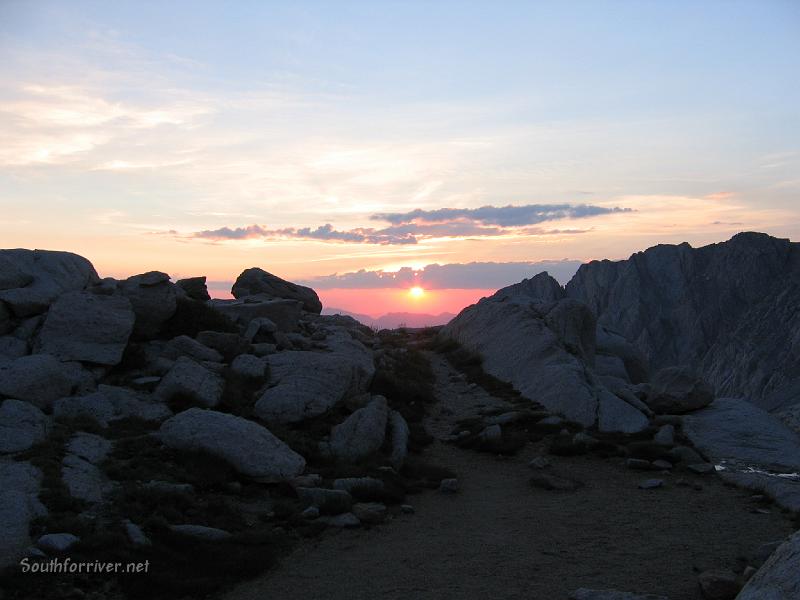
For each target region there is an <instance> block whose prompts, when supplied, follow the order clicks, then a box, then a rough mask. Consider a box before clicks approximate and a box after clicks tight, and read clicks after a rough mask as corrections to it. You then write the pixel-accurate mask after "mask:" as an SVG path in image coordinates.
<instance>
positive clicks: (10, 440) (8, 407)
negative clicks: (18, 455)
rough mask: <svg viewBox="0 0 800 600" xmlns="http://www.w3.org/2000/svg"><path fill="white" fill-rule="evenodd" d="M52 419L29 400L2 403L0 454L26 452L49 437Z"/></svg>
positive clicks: (0, 409) (0, 412)
mask: <svg viewBox="0 0 800 600" xmlns="http://www.w3.org/2000/svg"><path fill="white" fill-rule="evenodd" d="M49 428H50V420H49V419H48V418H47V417H46V416H45V414H44V413H43V412H42V411H41V410H39V409H38V408H36V407H35V406H34V405H33V404H30V403H29V402H22V401H21V400H4V401H3V402H2V404H0V454H8V453H12V452H24V451H25V450H28V449H30V448H31V447H33V446H34V445H36V444H38V443H39V442H42V441H43V440H44V439H45V438H46V437H47V432H48V430H49Z"/></svg>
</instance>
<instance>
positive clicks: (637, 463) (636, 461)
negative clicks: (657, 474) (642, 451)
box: [625, 458, 653, 471]
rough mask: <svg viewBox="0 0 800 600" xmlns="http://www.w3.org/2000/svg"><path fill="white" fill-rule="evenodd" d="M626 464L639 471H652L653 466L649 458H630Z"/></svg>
mask: <svg viewBox="0 0 800 600" xmlns="http://www.w3.org/2000/svg"><path fill="white" fill-rule="evenodd" d="M625 466H626V467H628V468H629V469H635V470H637V471H650V470H651V469H652V468H653V463H651V462H650V461H649V460H642V459H641V458H629V459H627V460H626V461H625Z"/></svg>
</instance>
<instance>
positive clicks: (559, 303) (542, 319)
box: [441, 273, 648, 433]
mask: <svg viewBox="0 0 800 600" xmlns="http://www.w3.org/2000/svg"><path fill="white" fill-rule="evenodd" d="M539 294H541V295H539ZM441 335H442V336H443V337H445V338H451V339H454V340H456V341H457V342H459V343H460V344H461V345H462V346H464V347H465V348H467V349H468V350H470V351H472V352H476V353H478V354H479V355H480V356H481V357H482V358H483V368H484V369H485V370H486V371H487V372H488V373H490V374H491V375H494V376H495V377H497V378H498V379H501V380H504V381H508V382H510V383H512V384H513V385H514V387H515V388H516V389H518V390H519V391H520V392H521V393H522V394H523V395H524V396H526V397H528V398H530V399H531V400H535V401H537V402H539V403H540V404H542V405H543V406H545V407H546V408H548V409H550V410H553V411H555V412H558V413H560V414H562V415H564V416H565V417H566V418H568V419H569V420H571V421H574V422H577V423H580V424H582V425H584V426H594V425H597V426H599V427H600V428H601V429H602V430H603V431H618V432H625V433H632V432H635V431H641V430H642V429H644V428H645V427H647V424H648V419H647V417H646V416H645V415H644V414H643V413H642V412H641V411H640V410H639V409H638V408H636V407H635V406H634V405H632V404H630V403H629V402H627V401H626V400H624V399H622V398H620V397H619V396H617V395H615V394H613V393H611V392H610V391H609V390H607V389H606V388H605V386H604V385H603V384H602V383H601V382H600V380H599V379H598V377H597V376H596V375H595V374H594V373H593V371H592V368H593V366H594V362H595V353H596V325H595V320H594V317H593V315H592V313H591V311H590V310H589V309H588V308H587V307H586V306H585V305H583V304H582V303H580V302H576V301H575V300H573V299H571V298H566V297H565V293H564V290H563V289H562V288H561V287H560V286H559V285H558V282H556V281H555V280H553V279H552V278H551V277H550V276H549V275H547V273H541V274H539V275H537V276H536V277H534V278H532V279H530V280H525V281H523V282H521V283H519V284H516V285H513V286H509V287H508V288H504V289H502V290H500V291H498V292H497V293H496V294H495V295H494V296H492V297H490V298H484V299H482V300H481V301H480V302H478V303H477V304H475V305H473V306H470V307H468V308H466V309H464V310H463V311H462V312H461V313H460V314H459V315H458V316H457V317H456V318H455V319H453V320H452V321H451V322H450V323H448V324H447V325H446V326H445V327H444V328H443V329H442V331H441Z"/></svg>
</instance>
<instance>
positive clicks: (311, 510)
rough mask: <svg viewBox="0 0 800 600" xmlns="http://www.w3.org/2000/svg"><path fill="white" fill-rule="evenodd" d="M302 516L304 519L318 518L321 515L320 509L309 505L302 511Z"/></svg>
mask: <svg viewBox="0 0 800 600" xmlns="http://www.w3.org/2000/svg"><path fill="white" fill-rule="evenodd" d="M300 516H301V517H303V518H304V519H309V520H311V519H316V518H317V517H319V509H318V508H317V507H316V506H309V507H308V508H306V509H305V510H304V511H303V512H301V513H300Z"/></svg>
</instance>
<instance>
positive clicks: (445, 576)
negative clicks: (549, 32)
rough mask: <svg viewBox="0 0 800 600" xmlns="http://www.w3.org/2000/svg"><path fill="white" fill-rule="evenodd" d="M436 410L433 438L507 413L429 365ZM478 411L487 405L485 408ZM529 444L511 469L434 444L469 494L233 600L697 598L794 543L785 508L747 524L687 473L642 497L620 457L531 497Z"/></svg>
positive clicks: (436, 360) (328, 541) (741, 504)
mask: <svg viewBox="0 0 800 600" xmlns="http://www.w3.org/2000/svg"><path fill="white" fill-rule="evenodd" d="M433 366H434V370H435V372H436V375H437V399H438V404H437V406H436V407H435V409H434V410H433V411H432V415H431V417H430V420H429V421H428V423H427V424H426V426H427V427H428V429H429V431H431V433H432V434H434V436H435V437H438V438H442V437H444V436H446V435H448V434H449V432H450V429H451V427H452V424H453V423H454V422H455V421H457V420H458V419H460V418H462V417H465V416H469V415H473V414H475V411H477V410H479V409H480V408H485V407H489V406H493V405H497V404H498V403H502V402H503V401H501V400H498V399H496V398H493V397H491V396H489V395H488V394H486V392H484V391H483V390H482V389H481V388H476V387H474V386H470V385H469V384H468V383H466V382H465V381H464V380H463V378H461V377H460V376H459V374H458V373H457V372H455V371H454V370H453V369H452V368H451V367H450V366H449V365H448V364H447V363H446V362H445V361H444V360H442V359H441V358H440V357H438V356H434V357H433ZM481 405H483V406H481ZM541 453H542V448H541V447H539V446H538V445H529V446H527V447H526V448H525V449H524V450H523V451H522V452H520V453H519V455H517V456H514V457H512V458H499V457H494V456H491V455H487V454H479V453H477V452H473V451H469V450H463V449H459V448H457V447H454V446H451V445H448V444H445V443H442V442H440V441H437V442H435V443H434V444H433V445H432V446H431V447H430V448H429V449H427V450H426V453H425V455H426V459H427V460H428V461H429V462H431V463H434V464H438V465H441V466H445V467H448V468H450V469H451V470H453V471H454V472H456V473H457V474H458V477H459V480H460V482H461V486H462V490H461V492H460V493H459V494H457V495H453V496H447V495H443V494H440V493H438V492H426V493H423V494H420V495H418V496H413V497H411V498H409V502H411V503H412V504H413V505H414V507H415V509H416V513H415V514H413V515H401V516H398V517H396V518H394V519H392V520H390V521H388V522H386V523H385V524H383V525H381V526H378V527H374V528H372V529H368V530H367V529H358V530H342V531H329V532H326V533H325V534H324V535H323V536H321V537H320V538H318V539H316V540H312V541H308V542H304V543H302V544H301V545H300V546H299V547H298V548H297V549H296V551H295V552H293V553H292V554H291V555H290V556H288V557H286V559H285V560H284V561H283V562H282V563H281V564H280V565H278V567H276V568H275V569H274V570H273V571H272V572H270V573H269V574H267V575H266V576H264V577H262V578H259V579H256V580H253V581H250V582H246V583H244V584H242V585H241V586H239V587H238V588H237V589H235V590H233V591H232V592H230V593H229V594H228V595H227V596H226V598H227V599H228V600H255V599H259V600H260V599H268V598H269V599H278V600H283V599H289V600H291V599H298V600H300V599H303V600H308V599H309V598H335V599H339V598H341V599H342V600H344V599H348V600H357V599H365V600H366V599H375V598H390V599H395V598H396V599H400V598H402V599H407V598H424V599H449V598H452V599H458V600H462V599H464V598H482V597H486V598H509V599H511V598H520V599H522V598H525V599H527V600H530V599H538V598H541V599H543V600H550V599H562V598H567V596H568V594H569V592H571V591H573V590H575V589H576V588H578V587H592V588H601V589H602V588H616V589H620V590H626V591H638V592H650V593H660V594H665V595H667V596H669V597H670V598H671V600H682V599H695V598H698V599H699V598H701V595H700V592H699V589H698V588H697V583H696V575H697V571H698V570H705V569H710V568H730V567H732V566H733V565H734V562H735V560H736V557H737V556H742V555H746V554H749V553H750V552H751V551H752V550H754V549H755V548H756V547H757V546H758V545H760V544H762V543H765V542H770V541H773V540H776V539H780V538H783V537H785V536H786V535H788V534H789V533H790V532H791V531H792V526H791V522H790V521H789V519H788V518H786V517H785V516H784V515H782V514H781V513H780V512H779V511H778V510H777V509H773V510H772V512H771V513H770V514H758V513H754V512H751V509H752V508H753V504H752V503H751V502H750V500H749V497H750V494H749V493H747V492H744V491H740V490H737V489H732V488H729V487H725V486H724V485H723V484H722V483H721V481H719V480H718V479H717V478H715V477H713V476H707V477H702V476H696V475H695V476H690V475H683V474H682V475H680V476H681V477H685V478H686V479H689V480H690V481H691V482H692V483H694V482H697V483H701V484H702V486H703V489H702V490H699V491H698V490H694V489H692V488H691V487H681V486H677V485H675V483H674V480H676V479H677V478H678V477H679V476H678V475H672V476H670V475H666V476H664V478H665V479H666V481H667V484H666V487H664V488H661V489H656V490H639V489H638V488H637V485H638V483H639V482H640V481H641V480H642V479H644V478H646V477H647V475H646V474H644V475H643V474H642V473H638V472H634V471H630V470H628V469H625V468H624V467H623V466H621V465H620V463H619V460H618V459H608V460H603V459H598V458H593V457H586V456H582V457H570V458H562V457H549V458H550V460H551V461H552V463H553V467H552V468H553V469H554V470H556V471H557V472H559V473H563V474H565V475H568V476H569V477H572V478H574V479H577V480H579V481H582V482H583V483H584V484H585V487H583V488H582V489H580V490H578V491H575V492H557V491H544V490H540V489H534V488H532V487H531V486H530V485H529V484H528V479H529V477H530V474H531V471H530V470H529V469H528V467H527V463H528V461H529V460H530V459H531V458H533V457H534V456H536V455H538V454H541Z"/></svg>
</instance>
